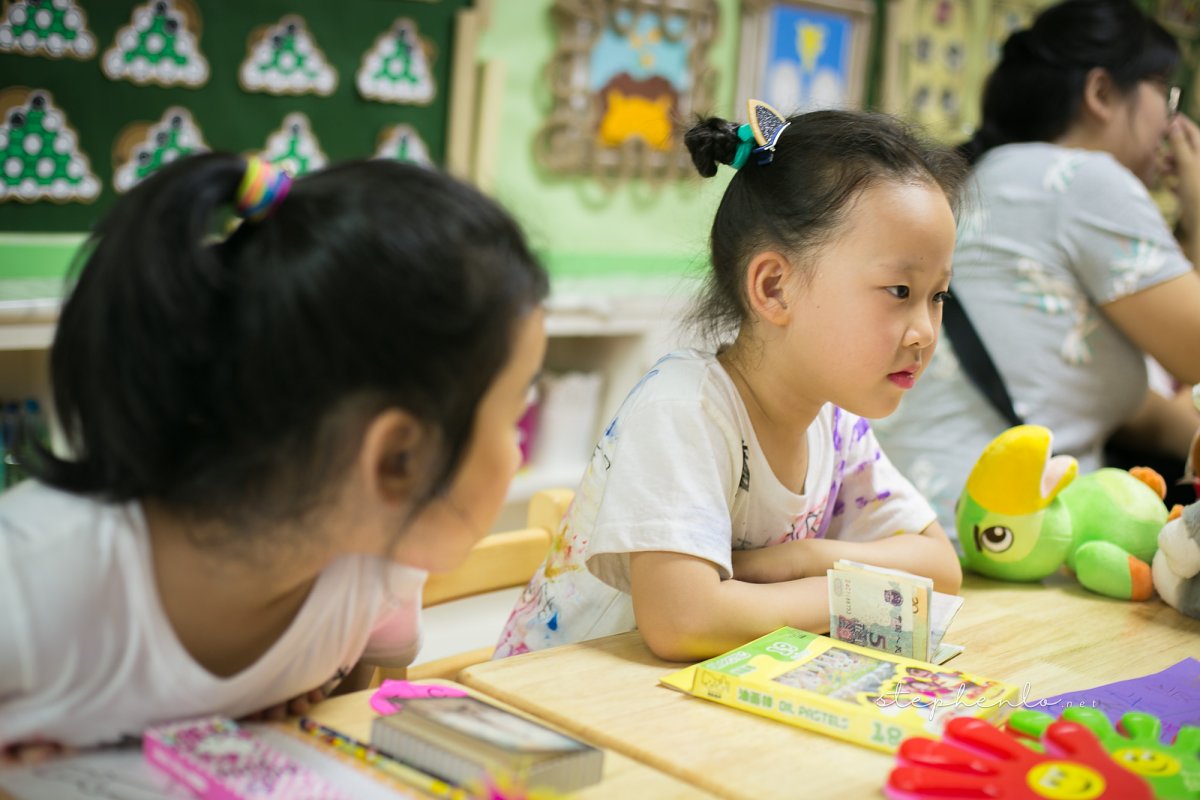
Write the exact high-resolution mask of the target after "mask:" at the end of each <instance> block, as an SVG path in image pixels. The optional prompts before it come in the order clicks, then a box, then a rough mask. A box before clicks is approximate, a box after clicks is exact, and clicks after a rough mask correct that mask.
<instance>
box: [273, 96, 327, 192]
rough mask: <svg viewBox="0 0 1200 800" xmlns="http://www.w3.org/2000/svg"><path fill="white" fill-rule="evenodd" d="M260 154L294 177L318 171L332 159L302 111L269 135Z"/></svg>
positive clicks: (286, 119) (293, 114) (288, 118)
mask: <svg viewBox="0 0 1200 800" xmlns="http://www.w3.org/2000/svg"><path fill="white" fill-rule="evenodd" d="M258 156H259V157H260V158H262V159H263V160H265V161H269V162H271V163H272V164H274V165H275V166H277V167H279V168H280V169H282V170H284V171H285V172H287V173H288V174H289V175H291V176H292V177H293V178H298V177H300V176H301V175H304V174H305V173H308V172H312V171H313V170H318V169H320V168H321V167H323V166H325V164H326V163H327V162H328V160H329V159H327V158H326V157H325V153H324V152H323V151H322V150H321V143H320V142H318V141H317V137H316V135H315V134H313V131H312V124H311V123H310V122H309V120H308V116H307V115H305V114H303V113H301V112H299V111H293V112H292V113H291V114H288V115H287V116H286V117H284V118H283V124H282V125H280V126H279V128H278V130H276V131H275V132H274V133H272V134H271V135H270V136H268V137H267V146H266V148H265V149H264V150H263V151H262V152H261V153H259V154H258Z"/></svg>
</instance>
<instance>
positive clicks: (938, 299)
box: [933, 292, 950, 303]
mask: <svg viewBox="0 0 1200 800" xmlns="http://www.w3.org/2000/svg"><path fill="white" fill-rule="evenodd" d="M949 299H950V293H949V292H938V293H937V294H935V295H934V296H933V302H935V303H944V302H946V301H947V300H949Z"/></svg>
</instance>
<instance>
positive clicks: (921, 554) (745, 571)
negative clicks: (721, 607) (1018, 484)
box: [733, 522, 962, 594]
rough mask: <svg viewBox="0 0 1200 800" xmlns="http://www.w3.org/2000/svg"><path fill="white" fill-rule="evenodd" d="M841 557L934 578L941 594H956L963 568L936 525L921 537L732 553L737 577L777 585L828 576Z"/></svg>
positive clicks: (802, 542)
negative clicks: (828, 572) (781, 582)
mask: <svg viewBox="0 0 1200 800" xmlns="http://www.w3.org/2000/svg"><path fill="white" fill-rule="evenodd" d="M840 558H846V559H850V560H851V561H861V562H863V563H866V564H873V565H875V566H877V567H890V568H891V569H902V570H905V571H906V572H912V573H914V574H916V575H924V576H926V577H928V578H932V579H933V587H934V588H935V589H937V590H938V591H939V592H947V593H949V594H957V593H958V590H959V587H960V586H961V585H962V566H961V565H960V564H959V562H958V556H957V555H956V554H955V552H954V546H953V545H952V544H950V540H949V539H948V538H947V537H946V532H945V531H943V530H942V526H941V525H940V524H938V523H937V522H933V523H931V524H930V525H929V526H928V527H927V528H925V530H923V531H921V533H919V534H914V533H902V534H897V535H895V536H888V537H885V538H883V539H876V540H874V541H867V542H846V541H841V540H838V539H797V540H795V541H791V542H785V543H783V544H779V545H775V546H773V547H763V548H759V549H757V550H738V551H735V552H734V553H733V577H734V578H735V579H737V580H739V581H747V582H750V583H778V582H780V581H789V580H795V579H799V578H811V577H817V576H824V575H825V570H827V569H829V568H830V567H832V566H833V563H834V562H835V561H837V560H838V559H840Z"/></svg>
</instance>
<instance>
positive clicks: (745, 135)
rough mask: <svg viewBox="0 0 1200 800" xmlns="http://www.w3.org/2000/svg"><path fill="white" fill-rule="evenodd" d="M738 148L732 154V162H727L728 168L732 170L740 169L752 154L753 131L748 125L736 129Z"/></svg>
mask: <svg viewBox="0 0 1200 800" xmlns="http://www.w3.org/2000/svg"><path fill="white" fill-rule="evenodd" d="M737 135H738V147H737V152H736V153H734V156H733V161H730V162H729V166H731V167H733V168H734V169H741V168H742V167H744V166H745V165H746V162H747V161H749V160H750V153H752V152H754V145H755V141H754V131H753V130H751V128H750V126H749V125H740V126H738V129H737Z"/></svg>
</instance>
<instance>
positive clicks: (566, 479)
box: [505, 459, 587, 503]
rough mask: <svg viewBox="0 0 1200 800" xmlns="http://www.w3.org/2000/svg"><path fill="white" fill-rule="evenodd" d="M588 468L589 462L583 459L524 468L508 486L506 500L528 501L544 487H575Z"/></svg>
mask: <svg viewBox="0 0 1200 800" xmlns="http://www.w3.org/2000/svg"><path fill="white" fill-rule="evenodd" d="M586 468H587V462H586V461H583V460H582V459H581V460H580V461H579V463H577V464H561V465H554V466H549V467H530V468H525V469H522V470H521V471H519V472H518V473H517V476H516V477H515V478H513V482H512V484H511V485H510V486H509V487H508V495H507V497H506V498H505V502H508V503H528V502H529V498H531V497H533V495H534V493H535V492H539V491H541V490H542V489H574V488H575V487H576V486H577V485H578V484H579V479H580V478H582V477H583V471H584V470H585V469H586Z"/></svg>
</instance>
